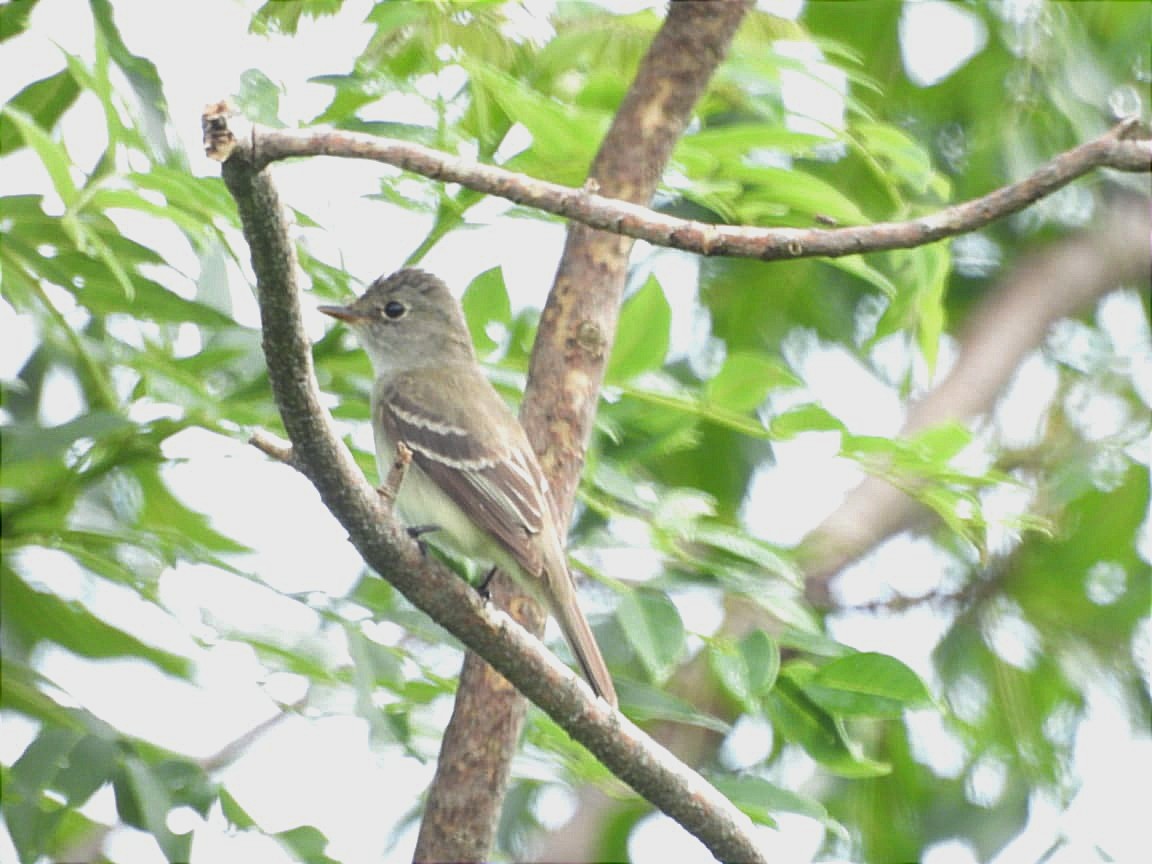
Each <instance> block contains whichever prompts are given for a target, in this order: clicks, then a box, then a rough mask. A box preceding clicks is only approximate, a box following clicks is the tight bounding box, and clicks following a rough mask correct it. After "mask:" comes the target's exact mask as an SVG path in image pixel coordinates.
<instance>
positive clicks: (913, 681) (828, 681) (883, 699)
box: [803, 652, 931, 715]
mask: <svg viewBox="0 0 1152 864" xmlns="http://www.w3.org/2000/svg"><path fill="white" fill-rule="evenodd" d="M803 686H804V692H805V693H807V694H808V695H809V696H810V697H811V698H812V699H813V701H815V702H817V703H818V704H819V705H821V706H822V707H824V708H825V709H827V710H828V711H830V712H832V713H833V714H860V715H893V714H899V713H900V712H902V711H904V710H905V709H906V708H910V707H914V706H916V705H923V704H926V703H929V702H931V694H930V693H929V692H928V688H927V687H926V686H925V685H924V682H923V681H921V680H920V678H919V677H918V676H917V675H916V673H915V672H913V671H912V670H911V669H909V668H908V667H907V666H905V665H904V664H903V663H901V662H900V661H899V660H897V659H896V658H895V657H889V656H888V655H887V654H877V653H872V652H867V653H860V654H849V655H848V656H847V657H840V658H838V659H836V660H833V661H831V662H830V663H827V664H825V665H824V666H821V667H820V668H819V669H818V670H817V671H816V673H815V674H814V675H813V676H812V677H811V678H809V679H808V680H807V681H806V682H805V683H804V685H803Z"/></svg>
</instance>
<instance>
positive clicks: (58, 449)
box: [0, 411, 134, 463]
mask: <svg viewBox="0 0 1152 864" xmlns="http://www.w3.org/2000/svg"><path fill="white" fill-rule="evenodd" d="M133 426H134V424H133V423H132V422H131V421H130V420H128V419H126V418H124V417H121V416H120V415H119V414H109V413H106V412H103V411H95V412H93V413H91V414H82V415H81V416H79V417H77V418H76V419H75V420H69V421H68V422H67V423H61V424H60V425H59V426H52V427H49V428H47V429H45V428H44V427H42V426H25V425H17V426H5V427H4V448H3V450H2V452H0V461H3V462H6V463H7V462H23V461H27V460H31V459H44V458H48V457H60V456H63V455H64V454H65V453H66V452H67V451H68V449H69V448H70V447H71V446H72V445H73V444H75V443H76V442H77V441H79V440H80V439H82V438H91V439H93V440H96V441H100V440H104V439H106V438H109V437H112V436H114V435H118V434H120V433H122V432H126V431H127V430H129V429H131V428H133Z"/></svg>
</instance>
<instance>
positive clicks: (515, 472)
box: [319, 270, 617, 707]
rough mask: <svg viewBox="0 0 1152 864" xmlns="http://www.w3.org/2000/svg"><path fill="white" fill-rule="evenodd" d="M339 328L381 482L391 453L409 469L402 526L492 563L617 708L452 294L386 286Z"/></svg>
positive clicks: (420, 277)
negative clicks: (524, 591)
mask: <svg viewBox="0 0 1152 864" xmlns="http://www.w3.org/2000/svg"><path fill="white" fill-rule="evenodd" d="M319 308H320V311H321V312H323V313H325V314H327V315H331V316H332V317H334V318H338V319H340V320H341V321H344V322H346V323H347V324H348V325H349V326H350V327H351V328H352V329H353V331H355V333H356V335H357V337H358V338H359V340H360V344H361V345H362V346H363V347H364V350H365V351H366V352H367V353H368V356H369V357H370V358H371V360H372V368H373V370H374V371H375V373H376V384H375V386H374V387H373V390H372V430H373V432H374V434H375V438H376V462H377V466H378V468H379V470H380V474H381V477H384V476H387V473H388V469H389V466H391V464H392V461H393V458H394V457H395V455H396V445H397V444H398V443H403V444H405V445H406V446H407V447H408V449H409V450H411V452H412V464H411V465H410V466H409V469H408V472H407V474H406V475H405V476H404V479H403V482H402V483H401V485H400V489H399V491H398V493H397V496H396V506H397V507H398V508H399V511H400V514H401V516H402V517H403V518H404V520H405V521H406V522H407V523H408V524H409V525H421V526H422V525H432V526H435V527H436V528H437V529H438V531H437V533H436V534H435V535H434V536H435V538H436V539H437V540H440V539H443V540H445V541H446V545H448V546H449V547H450V548H451V549H452V550H453V551H454V552H456V553H458V554H460V555H463V556H464V557H467V558H470V559H473V560H477V561H483V562H491V563H493V564H495V565H497V566H498V567H500V568H501V569H503V570H504V571H505V572H507V573H509V574H511V575H512V576H513V577H515V578H516V579H517V580H518V581H519V582H520V583H521V584H522V585H525V586H526V587H527V588H528V589H529V590H530V591H531V592H532V593H533V594H534V595H535V596H536V597H537V598H538V599H540V600H541V601H542V602H544V603H545V605H546V606H547V607H548V609H549V610H550V611H551V612H552V615H553V616H555V618H556V620H557V622H559V624H560V629H561V630H562V631H563V632H564V636H565V638H566V639H567V640H568V644H569V645H571V647H572V653H573V654H575V655H576V660H577V661H578V662H579V664H580V667H581V669H583V671H584V676H585V677H586V678H587V679H588V683H589V684H591V685H592V689H593V690H594V691H596V693H597V695H599V696H601V697H603V698H604V699H605V700H606V701H608V702H609V703H610V704H611V705H612V706H613V707H615V706H616V704H617V703H616V690H615V688H614V687H613V686H612V678H611V676H610V675H609V674H608V667H607V666H606V665H605V664H604V658H603V657H602V656H601V655H600V649H599V648H598V647H597V645H596V639H595V638H594V637H593V635H592V630H591V628H590V627H589V626H588V620H587V619H586V618H585V617H584V614H583V613H582V612H581V611H580V607H579V605H578V604H577V602H576V586H575V583H574V582H573V580H572V574H571V572H570V571H569V570H568V564H567V561H566V558H565V555H564V546H563V541H562V539H561V538H562V536H563V532H562V531H561V530H560V526H559V525H558V524H557V522H558V520H557V518H556V514H555V512H554V509H553V507H552V504H551V499H550V498H549V496H548V481H547V480H545V478H544V474H543V472H542V471H541V470H540V464H539V462H538V461H537V460H536V454H535V453H534V452H533V450H532V447H531V445H530V444H529V443H528V438H527V436H526V435H525V434H524V430H523V428H522V427H521V426H520V423H519V422H518V421H517V420H516V418H515V416H513V414H512V412H511V411H510V410H509V409H508V406H507V405H506V404H505V402H504V400H503V399H501V398H500V396H499V394H498V393H497V392H496V391H495V390H494V389H493V388H492V385H491V384H490V383H488V379H487V378H486V377H485V376H484V373H483V371H482V370H481V369H480V366H479V364H478V363H477V360H476V351H475V349H474V348H473V347H472V340H471V338H470V336H469V334H468V327H467V325H466V324H465V323H464V314H463V312H462V311H461V309H460V304H459V303H458V302H457V301H456V298H454V297H453V296H452V294H451V292H449V290H448V288H447V286H445V284H444V283H443V282H441V281H440V280H439V279H437V278H436V277H435V276H433V275H431V274H429V273H425V272H423V271H421V270H400V271H398V272H396V273H393V274H392V275H391V276H388V277H381V278H380V279H377V280H376V281H375V282H373V283H372V285H371V286H369V288H368V290H367V291H365V292H364V294H363V296H361V297H360V298H359V299H357V300H356V302H354V303H353V304H352V305H350V306H321V307H319Z"/></svg>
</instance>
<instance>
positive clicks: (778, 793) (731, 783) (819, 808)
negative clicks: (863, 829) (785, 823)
mask: <svg viewBox="0 0 1152 864" xmlns="http://www.w3.org/2000/svg"><path fill="white" fill-rule="evenodd" d="M709 779H710V780H711V781H712V784H713V785H714V786H715V787H716V788H717V789H719V790H720V792H722V793H723V794H724V797H726V798H729V799H730V800H731V801H732V803H733V804H735V805H736V806H737V807H739V808H740V809H741V810H742V811H744V813H745V814H747V815H748V816H749V817H750V818H752V819H753V820H755V821H756V822H759V823H760V824H761V825H771V826H775V825H776V821H775V820H774V819H773V818H772V816H773V814H774V813H781V812H784V813H799V814H800V815H802V816H808V817H809V818H811V819H815V820H817V821H818V822H823V823H825V824H835V823H834V822H833V820H832V818H831V817H830V816H829V815H828V811H827V810H826V809H825V808H824V805H823V804H821V803H820V802H819V801H817V800H816V799H815V798H809V797H808V796H806V795H799V794H797V793H795V792H792V791H791V790H788V789H784V788H781V787H780V786H777V785H776V784H775V783H769V782H768V781H767V780H765V779H763V778H761V777H753V776H743V777H733V776H730V775H724V774H717V775H714V776H712V777H710V778H709Z"/></svg>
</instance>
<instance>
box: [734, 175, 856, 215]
mask: <svg viewBox="0 0 1152 864" xmlns="http://www.w3.org/2000/svg"><path fill="white" fill-rule="evenodd" d="M730 174H731V176H732V177H734V178H735V179H737V180H741V181H743V182H745V183H748V184H752V185H750V187H749V188H748V189H747V190H746V191H745V193H744V195H743V197H742V198H741V199H740V201H739V202H738V203H737V207H736V212H737V213H738V214H739V218H740V221H741V222H744V223H746V224H749V225H756V224H760V223H762V222H768V221H779V220H778V218H776V217H779V216H780V215H782V214H783V213H787V212H789V211H792V212H795V213H799V214H803V216H804V217H805V219H806V221H807V218H808V217H812V216H817V215H819V216H823V217H830V218H832V219H835V220H836V221H837V222H839V223H841V224H843V225H861V224H864V223H865V222H867V221H868V219H867V217H866V216H865V215H864V213H863V212H862V211H861V210H860V208H859V207H858V206H857V205H856V203H855V202H854V201H853V200H852V199H851V198H849V197H848V196H847V195H845V194H844V193H843V192H841V191H840V190H839V189H837V188H836V187H835V186H833V185H832V184H830V183H827V182H825V181H823V180H820V179H818V178H816V177H813V176H812V175H810V174H807V173H805V172H804V171H800V170H798V169H795V168H770V167H763V166H752V165H738V166H735V167H733V168H731V169H730Z"/></svg>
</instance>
